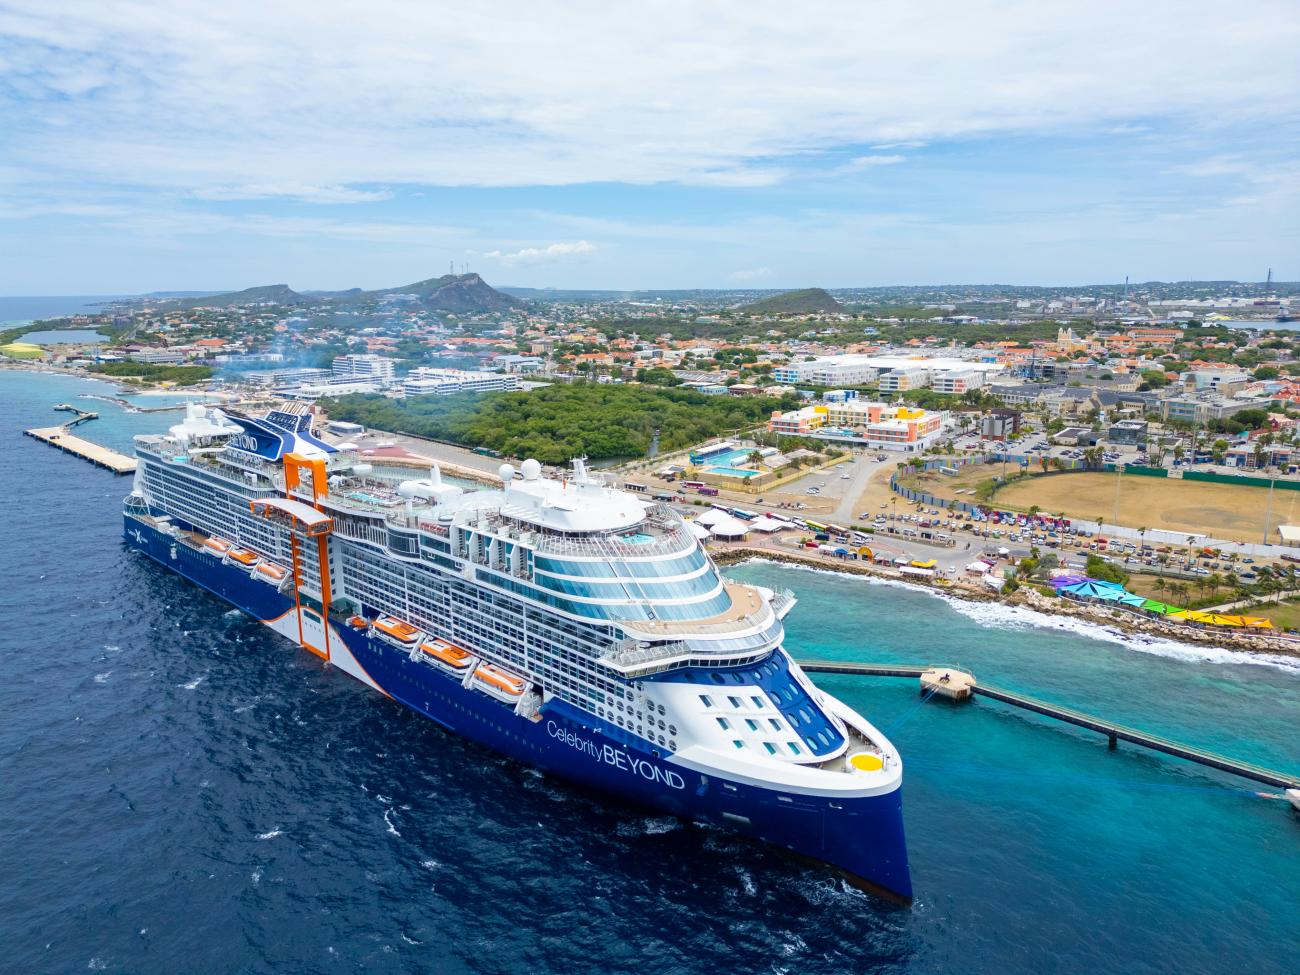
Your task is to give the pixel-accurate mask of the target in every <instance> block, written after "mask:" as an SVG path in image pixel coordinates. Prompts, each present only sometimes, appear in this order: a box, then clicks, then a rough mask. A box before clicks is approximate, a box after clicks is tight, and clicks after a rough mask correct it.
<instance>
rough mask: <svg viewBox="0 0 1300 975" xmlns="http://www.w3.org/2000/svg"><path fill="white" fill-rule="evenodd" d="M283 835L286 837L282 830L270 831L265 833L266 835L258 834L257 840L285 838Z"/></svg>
mask: <svg viewBox="0 0 1300 975" xmlns="http://www.w3.org/2000/svg"><path fill="white" fill-rule="evenodd" d="M283 835H284V830H282V829H273V830H269V831H267V832H265V833H258V834H257V838H258V839H259V840H273V839H275V838H276V837H277V836H283Z"/></svg>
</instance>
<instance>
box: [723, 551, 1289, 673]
mask: <svg viewBox="0 0 1300 975" xmlns="http://www.w3.org/2000/svg"><path fill="white" fill-rule="evenodd" d="M710 554H711V555H712V556H713V560H714V562H716V563H717V564H718V565H719V566H729V565H737V564H740V563H742V562H748V561H752V560H758V561H766V562H773V563H785V564H788V565H795V566H799V567H801V568H805V569H811V570H814V571H818V572H834V573H839V574H842V575H855V576H868V577H872V578H875V579H878V580H881V581H886V582H890V583H895V584H898V585H902V586H907V587H910V588H915V589H922V590H925V591H926V592H929V593H932V594H934V595H935V596H938V597H940V598H949V599H951V600H954V601H956V602H960V603H965V604H981V603H983V604H998V605H1001V606H1006V607H1008V608H1010V609H1019V610H1022V611H1024V612H1027V613H1033V614H1036V615H1039V616H1042V617H1043V622H1044V625H1047V624H1049V623H1050V621H1051V620H1052V619H1053V618H1057V617H1061V616H1068V617H1071V618H1073V619H1077V620H1079V621H1081V622H1083V623H1086V624H1089V625H1091V626H1096V627H1098V628H1100V629H1102V630H1105V631H1107V632H1109V633H1110V634H1111V635H1112V637H1113V636H1116V635H1118V636H1120V637H1123V638H1125V642H1131V643H1134V644H1135V645H1136V644H1140V642H1141V640H1143V639H1146V640H1169V641H1173V642H1175V643H1179V644H1183V645H1185V646H1186V647H1187V648H1189V649H1193V648H1195V649H1201V650H1220V651H1226V652H1229V653H1241V654H1245V655H1251V656H1255V657H1258V658H1260V659H1259V662H1260V663H1276V664H1279V665H1286V666H1290V665H1291V664H1292V662H1293V661H1297V660H1300V641H1295V640H1290V639H1287V638H1285V637H1276V636H1265V635H1261V634H1249V635H1247V634H1236V633H1227V632H1220V631H1211V630H1202V629H1197V628H1195V627H1191V626H1184V625H1179V624H1175V623H1168V622H1165V621H1162V620H1158V619H1152V618H1148V617H1139V616H1136V615H1134V614H1130V613H1124V612H1122V611H1120V610H1116V609H1112V608H1106V607H1102V606H1097V605H1090V604H1086V603H1075V602H1071V601H1069V600H1065V599H1061V598H1059V597H1056V598H1050V597H1047V596H1043V595H1042V594H1040V593H1038V592H1036V591H1034V590H1033V589H1032V588H1030V587H1028V586H1022V587H1021V588H1020V589H1018V590H1017V591H1016V592H1015V593H1013V594H1012V595H1010V596H1005V597H1004V596H1002V595H1000V594H996V593H993V592H991V591H988V590H984V589H982V588H977V587H974V586H971V585H969V584H966V583H963V582H960V581H959V582H957V583H951V584H944V585H939V584H936V583H931V582H925V581H922V580H919V579H917V578H915V577H912V576H905V575H903V574H902V573H900V572H895V571H893V570H891V569H888V568H884V567H881V566H875V565H872V564H870V563H867V564H863V563H857V562H841V561H839V560H837V561H835V562H831V561H827V560H823V559H818V558H814V557H811V556H806V555H802V554H794V553H790V552H780V551H774V550H771V549H764V548H756V547H754V546H750V545H739V546H735V547H732V548H727V549H723V550H720V551H713V552H711V553H710ZM1269 657H1274V658H1286V659H1285V661H1283V660H1280V659H1277V660H1269V659H1267V658H1269Z"/></svg>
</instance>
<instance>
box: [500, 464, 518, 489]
mask: <svg viewBox="0 0 1300 975" xmlns="http://www.w3.org/2000/svg"><path fill="white" fill-rule="evenodd" d="M497 473H498V474H500V475H501V481H502V483H504V484H509V483H510V482H511V481H513V480H514V479H515V469H514V468H513V467H511V466H510V465H509V464H502V465H501V466H500V467H498V468H497Z"/></svg>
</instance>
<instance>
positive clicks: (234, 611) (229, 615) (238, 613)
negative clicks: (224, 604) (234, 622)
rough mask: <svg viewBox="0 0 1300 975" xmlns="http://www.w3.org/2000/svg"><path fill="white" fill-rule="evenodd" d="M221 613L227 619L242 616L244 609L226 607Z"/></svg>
mask: <svg viewBox="0 0 1300 975" xmlns="http://www.w3.org/2000/svg"><path fill="white" fill-rule="evenodd" d="M221 615H222V616H225V617H227V618H228V619H234V618H235V617H236V616H243V615H244V611H243V610H242V609H228V610H226V611H225V612H224V613H222V614H221Z"/></svg>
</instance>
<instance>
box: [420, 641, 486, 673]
mask: <svg viewBox="0 0 1300 975" xmlns="http://www.w3.org/2000/svg"><path fill="white" fill-rule="evenodd" d="M420 650H421V651H422V652H423V653H424V654H425V655H426V656H427V657H428V658H429V659H430V660H432V661H433V662H434V663H436V664H439V665H440V666H442V667H445V668H446V669H448V670H450V671H454V672H456V673H461V674H463V673H464V672H465V671H466V670H467V669H468V668H469V665H470V663H472V662H473V660H474V656H473V654H471V653H470V652H469V651H468V650H462V649H461V648H460V647H455V646H452V645H451V644H450V643H448V642H447V641H446V640H431V641H430V642H428V643H421V644H420Z"/></svg>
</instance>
